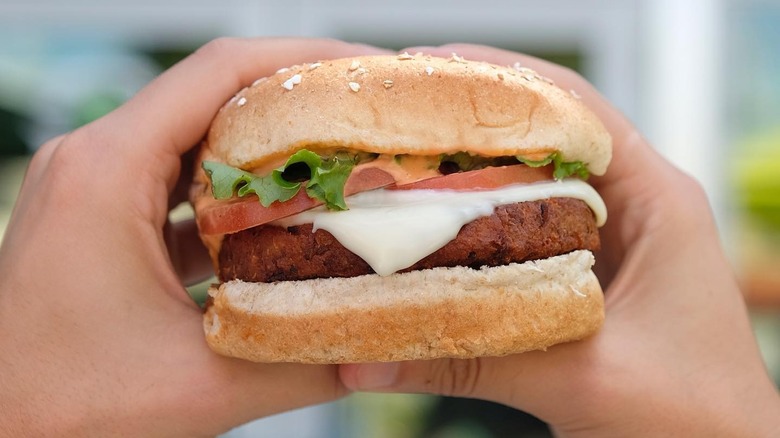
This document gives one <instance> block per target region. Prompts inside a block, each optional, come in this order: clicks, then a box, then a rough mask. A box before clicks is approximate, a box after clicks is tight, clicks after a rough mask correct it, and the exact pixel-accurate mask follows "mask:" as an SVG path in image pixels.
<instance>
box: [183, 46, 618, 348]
mask: <svg viewBox="0 0 780 438" xmlns="http://www.w3.org/2000/svg"><path fill="white" fill-rule="evenodd" d="M303 149H306V150H312V151H316V152H317V153H320V154H328V153H331V152H333V151H339V150H348V151H352V152H355V153H370V154H374V155H377V156H380V157H382V156H399V155H404V156H406V155H409V156H421V157H437V156H440V155H442V154H455V153H462V152H467V153H468V154H470V155H473V156H479V157H486V158H488V159H492V158H497V157H515V156H518V157H525V158H528V159H529V160H534V161H536V160H541V159H544V158H545V157H547V156H549V155H550V154H553V153H556V154H558V155H559V157H561V158H562V159H563V160H565V161H567V162H582V163H585V164H586V165H587V168H588V170H589V171H590V173H593V174H597V175H600V174H603V173H604V172H605V171H606V168H607V165H608V163H609V161H610V159H611V139H610V136H609V134H608V133H607V132H606V130H605V128H604V127H603V125H602V124H601V122H600V121H599V120H598V119H597V118H596V117H595V115H594V114H592V113H591V112H590V111H589V110H588V109H587V108H586V107H585V106H584V105H583V104H582V103H581V102H580V101H579V100H578V99H576V98H575V97H573V96H572V95H571V94H570V93H569V92H566V91H563V90H561V89H559V88H558V87H556V86H555V85H554V84H553V83H552V81H550V80H548V79H546V78H543V77H542V76H540V75H538V74H536V73H535V72H533V71H531V70H528V69H514V68H509V67H501V66H495V65H491V64H487V63H482V62H472V61H465V60H463V59H462V58H459V57H457V56H456V55H453V57H452V58H450V59H443V58H436V57H431V56H424V55H419V54H418V55H406V54H404V55H399V56H376V57H361V58H349V59H339V60H332V61H322V62H317V63H313V64H305V65H300V66H293V67H290V68H289V69H283V70H280V71H279V72H277V74H275V75H273V76H271V77H269V78H263V79H260V80H258V81H256V82H255V83H254V84H253V85H252V86H250V87H247V88H245V89H243V90H241V91H240V92H239V93H238V94H237V95H236V96H235V97H234V98H233V99H231V100H230V101H229V102H228V103H227V104H226V105H225V106H224V107H223V108H222V109H221V110H220V111H219V113H218V114H217V116H216V118H215V119H214V121H213V122H212V126H211V129H210V130H209V133H208V136H207V138H206V139H205V141H204V143H203V146H202V148H201V153H200V158H199V160H200V162H204V161H215V162H219V163H224V164H227V165H229V166H232V167H235V168H238V169H243V170H245V171H248V172H252V173H254V174H258V175H262V174H264V173H268V172H270V171H271V170H272V169H274V168H276V167H278V166H280V165H283V164H284V163H285V161H286V160H287V158H289V157H290V156H291V155H293V154H294V153H296V152H298V151H300V150H303ZM519 166H523V167H525V165H524V164H519ZM359 168H360V167H356V168H355V170H354V171H353V173H356V172H358V170H357V169H359ZM396 180H397V178H396ZM397 182H398V181H396V183H397ZM347 185H349V184H347ZM211 189H212V187H211V180H210V179H209V175H207V172H203V171H198V172H196V178H195V181H194V184H193V188H192V191H191V200H192V202H193V205H194V207H195V210H196V218H197V219H198V223H199V226H201V235H202V238H203V241H204V243H205V244H206V246H207V247H208V248H209V251H210V254H211V256H212V259H213V261H214V265H215V270H216V271H217V272H218V273H219V277H220V281H221V283H220V284H216V285H214V286H213V287H212V288H210V290H209V296H210V298H209V300H208V303H207V306H206V310H205V314H204V330H205V333H206V339H207V341H208V343H209V345H210V346H211V348H212V349H213V350H214V351H216V352H218V353H220V354H223V355H228V356H233V357H239V358H244V359H248V360H253V361H259V362H303V363H348V362H374V361H396V360H412V359H432V358H439V357H458V358H465V357H476V356H499V355H506V354H512V353H518V352H524V351H529V350H535V349H545V348H547V347H549V346H551V345H554V344H557V343H561V342H567V341H573V340H579V339H582V338H584V337H586V336H588V335H590V334H592V333H594V332H595V331H596V330H597V329H598V328H599V327H600V325H601V324H602V322H603V319H604V310H603V296H602V292H601V288H600V286H599V283H598V281H597V279H596V277H595V275H594V274H593V272H592V271H591V267H592V265H593V263H594V259H593V255H592V253H591V251H590V250H591V249H597V245H598V233H597V231H595V224H596V219H595V216H597V215H594V214H590V213H588V214H587V216H588V217H587V218H586V219H587V220H588V221H589V224H588V225H586V226H584V229H586V232H587V233H589V234H588V236H587V238H585V237H581V236H580V235H578V234H573V232H572V231H571V230H570V228H571V227H564V228H561V229H556V228H555V227H558V226H559V225H557V223H556V224H555V225H550V224H549V223H540V224H539V225H538V226H539V227H540V228H539V230H542V228H544V227H545V226H546V227H547V228H545V229H544V230H543V231H544V233H546V234H544V235H543V236H542V237H540V239H542V241H543V243H544V245H548V244H550V246H551V247H554V248H553V249H551V250H550V251H553V252H552V253H550V254H545V255H543V256H538V255H537V256H534V254H526V253H528V252H529V251H526V253H523V254H522V255H518V256H516V257H514V256H513V257H514V258H516V259H517V260H514V259H513V260H509V261H507V262H506V263H504V262H501V263H493V262H490V263H489V265H485V266H480V263H482V262H480V261H479V260H477V261H475V262H473V263H471V262H470V263H465V264H464V263H463V262H462V260H461V259H463V260H465V259H464V257H466V258H468V260H472V258H470V257H472V256H471V252H474V251H468V248H467V247H466V249H465V250H463V248H461V247H464V246H467V245H469V244H482V243H484V242H486V240H485V239H483V237H484V236H483V237H480V238H479V239H476V240H473V239H472V240H470V239H466V240H465V242H466V243H464V242H461V241H459V242H460V243H458V244H457V245H455V244H454V243H453V242H455V241H456V240H458V239H454V240H453V241H452V242H451V243H450V245H449V247H455V249H453V248H450V249H449V250H447V248H449V247H445V248H444V249H441V250H439V251H445V250H446V251H449V252H446V251H445V254H455V253H457V251H461V253H463V254H461V255H456V256H452V257H453V258H457V259H458V260H461V261H457V262H452V263H450V264H453V266H449V264H447V263H445V266H441V267H430V266H427V265H425V266H426V267H424V268H416V267H415V266H412V267H411V268H408V269H407V270H405V271H404V270H399V272H395V273H391V274H389V275H378V274H375V273H373V272H374V271H373V270H372V267H370V266H368V265H365V266H366V267H365V268H363V271H360V272H358V274H359V275H356V274H355V273H351V274H347V273H340V272H341V271H339V270H338V269H337V268H333V267H332V266H331V264H330V261H329V259H328V256H329V255H330V254H334V253H330V252H328V251H329V248H325V249H323V248H322V246H323V245H335V246H339V248H340V249H339V251H340V252H338V253H339V254H340V253H342V252H344V251H346V250H344V248H341V247H340V245H339V242H338V241H335V243H332V242H333V241H334V240H338V239H334V238H333V236H331V235H330V234H328V232H327V231H323V230H318V231H316V233H314V232H313V231H311V232H308V234H306V238H305V239H302V240H301V239H299V240H300V241H305V242H313V243H303V244H301V245H309V244H313V245H320V246H318V247H316V248H315V249H313V250H312V249H309V248H308V247H307V248H305V249H300V248H291V247H288V246H286V245H288V244H290V242H292V241H291V240H289V239H288V240H273V239H269V238H267V237H266V236H268V234H259V236H262V237H257V238H255V240H247V239H249V237H247V236H246V232H245V231H237V232H235V233H233V232H231V233H221V232H208V231H207V230H204V223H205V221H204V220H203V216H204V215H205V212H207V211H208V210H209V209H210V208H213V206H214V205H215V204H216V203H219V202H222V203H230V202H234V201H235V200H229V201H216V200H215V199H214V197H213V196H212V191H211ZM591 190H592V189H591ZM255 199H256V198H255ZM350 199H351V198H347V202H348V203H349V201H350ZM599 201H600V199H599ZM539 202H540V206H539V207H533V208H536V210H534V211H537V210H539V209H541V216H542V217H543V219H544V220H542V221H541V222H545V221H546V217H545V215H546V214H547V213H546V212H545V209H546V208H548V207H547V206H546V204H545V201H543V200H542V201H539ZM577 202H580V201H577ZM276 204H279V202H276V203H275V204H274V205H272V206H271V207H274V206H275V205H276ZM258 208H259V207H258ZM526 210H527V209H526ZM532 210H533V209H532ZM580 210H582V209H580ZM585 211H590V210H588V209H585ZM494 216H495V215H494ZM560 216H562V217H565V216H566V213H565V211H564V212H563V213H560ZM486 221H489V219H485V220H483V222H486ZM502 221H504V225H503V228H502V230H503V231H502V232H505V233H514V232H516V231H517V227H518V226H520V225H518V224H523V223H525V222H530V221H528V220H527V218H525V217H521V218H515V219H511V218H510V219H506V218H504V219H502ZM475 222H479V221H475ZM493 222H494V223H495V220H493ZM507 224H508V225H507ZM470 225H471V224H469V226H470ZM260 226H262V227H264V228H263V229H264V230H271V231H272V232H273V233H276V234H279V233H282V234H285V233H287V234H289V233H290V232H293V229H295V230H297V228H299V227H298V226H297V225H296V226H287V225H284V224H283V223H282V224H280V223H278V222H271V223H270V224H262V225H260ZM465 228H466V227H464V229H463V230H465ZM463 230H461V233H459V236H460V235H462V234H463ZM296 232H297V231H296ZM470 232H471V234H474V235H479V236H481V235H483V234H486V233H488V231H484V230H483V229H482V228H479V229H478V230H477V231H474V229H473V227H472V229H471V231H470ZM537 232H541V231H533V232H528V233H527V234H529V235H531V236H533V235H535V234H536V233H537ZM323 233H324V234H323ZM594 233H595V240H596V243H595V245H593V244H589V245H586V247H579V246H576V245H575V246H571V245H569V243H565V242H569V241H577V242H580V241H585V240H588V241H592V240H593V236H594ZM561 236H563V237H561ZM241 239H243V244H240V245H239V244H236V243H235V242H236V241H240V240H241ZM501 240H504V239H503V238H502V239H501ZM326 241H327V243H322V242H326ZM280 242H281V243H280ZM296 242H297V241H296ZM474 242H476V243H474ZM561 242H564V243H561ZM295 244H296V245H297V243H295ZM223 245H224V247H223ZM517 245H520V246H522V245H521V244H520V243H518V244H517ZM562 245H563V246H562ZM567 245H569V246H567ZM266 247H268V248H266ZM270 247H275V251H276V254H278V255H277V256H274V257H277V258H274V259H269V258H268V257H269V256H268V254H270V253H269V252H268V251H270V250H274V248H270ZM255 248H260V249H255ZM229 251H237V252H234V253H232V254H229V255H226V253H227V252H229ZM463 251H465V252H463ZM496 251H498V250H496ZM501 251H503V250H501ZM316 252H319V253H322V254H324V259H325V262H324V265H323V266H324V268H322V269H325V271H323V272H322V273H321V274H319V275H316V276H315V277H317V278H309V277H304V278H301V279H299V278H296V277H295V275H294V274H296V273H298V272H299V271H302V270H303V269H299V266H298V265H297V263H298V262H299V261H300V263H308V262H309V259H310V258H313V257H314V256H313V255H311V254H313V253H316ZM347 252H348V253H349V254H350V255H353V254H352V253H350V252H349V251H347ZM520 252H522V251H520ZM530 252H533V251H530ZM293 254H299V257H300V258H299V259H293V260H294V261H292V262H290V261H289V259H287V260H285V255H289V256H290V257H292V256H293ZM300 254H302V255H300ZM458 254H460V253H458ZM434 255H435V254H434ZM355 257H357V256H355ZM439 259H441V257H439ZM437 260H438V259H437ZM491 260H492V259H491ZM228 262H230V263H239V264H244V263H246V264H247V266H243V267H242V269H243V271H244V272H246V271H249V272H250V274H251V273H252V271H253V270H255V269H257V267H258V266H261V265H263V264H264V263H265V265H267V266H270V267H265V268H264V269H269V270H270V271H269V273H268V275H266V276H265V277H262V278H261V279H260V280H258V279H257V277H256V276H253V275H250V276H249V277H246V278H242V277H240V276H239V277H237V278H234V277H235V276H234V275H233V274H232V273H233V272H237V271H240V270H241V269H238V270H236V269H232V268H230V269H225V266H224V265H225V264H226V263H228ZM320 263H322V260H320ZM334 263H335V262H334ZM360 263H364V262H363V261H362V260H361V259H360V258H359V257H357V258H356V259H355V260H349V261H347V262H344V263H342V265H349V266H350V267H351V266H352V265H357V264H360ZM281 265H286V266H287V267H286V268H285V269H286V270H285V271H284V272H283V273H282V274H279V272H281V270H280V269H281V268H279V266H281ZM277 271H279V272H277ZM364 271H365V272H364ZM350 272H351V270H350ZM226 273H231V274H230V275H228V274H226ZM236 275H239V274H236ZM280 275H281V278H277V277H279V276H280ZM331 275H333V277H331ZM342 277H343V278H342ZM247 278H252V280H247Z"/></svg>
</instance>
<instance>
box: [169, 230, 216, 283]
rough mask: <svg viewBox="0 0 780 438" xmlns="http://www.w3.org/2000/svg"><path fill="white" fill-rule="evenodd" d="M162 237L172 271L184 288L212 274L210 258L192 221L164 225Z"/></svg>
mask: <svg viewBox="0 0 780 438" xmlns="http://www.w3.org/2000/svg"><path fill="white" fill-rule="evenodd" d="M163 236H164V238H165V243H166V246H167V248H168V255H169V257H170V260H171V264H172V265H173V269H174V271H175V272H176V274H178V276H179V278H180V279H181V282H182V283H183V284H184V285H185V286H189V285H192V284H195V283H199V282H201V281H204V280H206V279H208V278H209V277H211V276H212V275H213V274H214V268H213V266H212V263H211V258H210V257H209V253H208V251H207V250H206V247H205V246H203V243H202V242H201V240H200V237H199V235H198V226H197V224H196V223H195V221H194V220H192V219H188V220H184V221H179V222H174V223H170V222H168V223H166V226H165V227H164V229H163Z"/></svg>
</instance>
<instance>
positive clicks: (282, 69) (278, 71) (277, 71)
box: [276, 67, 290, 74]
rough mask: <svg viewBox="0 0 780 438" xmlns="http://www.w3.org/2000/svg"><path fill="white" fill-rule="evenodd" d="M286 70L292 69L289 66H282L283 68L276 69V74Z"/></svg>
mask: <svg viewBox="0 0 780 438" xmlns="http://www.w3.org/2000/svg"><path fill="white" fill-rule="evenodd" d="M286 71H290V69H289V68H287V67H282V68H280V69H279V70H276V74H279V73H284V72H286Z"/></svg>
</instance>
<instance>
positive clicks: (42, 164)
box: [27, 135, 66, 177]
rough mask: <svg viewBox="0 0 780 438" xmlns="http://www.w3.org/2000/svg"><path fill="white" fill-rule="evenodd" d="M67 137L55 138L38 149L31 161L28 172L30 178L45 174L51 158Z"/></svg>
mask: <svg viewBox="0 0 780 438" xmlns="http://www.w3.org/2000/svg"><path fill="white" fill-rule="evenodd" d="M65 137H66V135H60V136H58V137H55V138H53V139H51V140H49V141H47V142H46V143H44V144H43V145H41V147H39V148H38V150H37V151H36V152H35V154H33V156H32V159H31V160H30V166H29V168H28V171H27V175H28V176H30V177H37V176H38V175H40V174H41V173H42V172H43V170H44V169H46V167H47V166H48V165H49V161H50V160H51V156H52V155H53V154H54V151H56V150H57V148H58V147H59V146H60V144H61V143H62V141H63V139H64V138H65Z"/></svg>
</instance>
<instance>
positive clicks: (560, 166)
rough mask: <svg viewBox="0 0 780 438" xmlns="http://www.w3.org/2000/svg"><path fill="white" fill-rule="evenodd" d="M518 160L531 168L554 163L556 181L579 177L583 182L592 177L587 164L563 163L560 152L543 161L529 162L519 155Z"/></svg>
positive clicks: (576, 162) (579, 162)
mask: <svg viewBox="0 0 780 438" xmlns="http://www.w3.org/2000/svg"><path fill="white" fill-rule="evenodd" d="M517 159H518V160H519V161H520V162H521V163H523V164H525V165H527V166H531V167H542V166H547V165H548V164H550V163H553V166H554V167H555V169H554V170H553V178H555V179H564V178H568V177H570V176H577V177H579V178H581V179H583V180H587V179H588V177H589V176H590V172H589V171H588V167H587V166H586V165H585V163H583V162H582V161H563V158H562V157H561V154H560V153H558V152H553V153H552V154H550V155H548V156H547V157H546V158H544V159H542V160H536V161H535V160H529V159H526V158H523V157H522V156H519V155H518V156H517Z"/></svg>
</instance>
